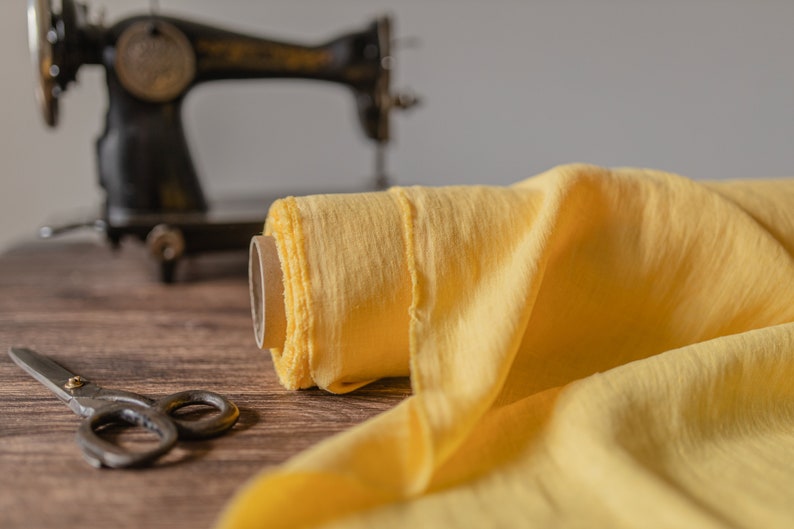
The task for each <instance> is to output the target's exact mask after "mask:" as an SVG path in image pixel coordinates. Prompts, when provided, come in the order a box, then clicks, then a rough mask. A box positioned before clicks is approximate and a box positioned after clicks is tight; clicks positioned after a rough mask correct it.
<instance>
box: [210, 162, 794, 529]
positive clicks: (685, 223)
mask: <svg viewBox="0 0 794 529" xmlns="http://www.w3.org/2000/svg"><path fill="white" fill-rule="evenodd" d="M266 229H267V232H268V233H271V234H272V235H274V236H275V237H276V240H277V246H278V250H279V256H280V259H281V261H282V264H283V267H284V273H285V298H286V302H287V311H288V314H287V341H286V343H285V346H284V348H283V349H282V350H278V351H273V357H274V364H275V366H276V369H277V371H278V374H279V377H280V380H281V381H282V383H283V384H284V385H285V386H286V387H288V388H301V387H308V386H312V385H318V386H320V387H323V388H326V389H328V390H330V391H334V392H345V391H350V390H353V389H355V388H357V387H360V386H361V385H362V384H365V383H367V382H368V381H371V380H374V379H376V378H379V377H384V376H394V375H404V374H409V373H410V376H411V383H412V388H413V395H412V396H411V397H409V398H407V399H406V400H404V401H403V402H402V403H401V404H399V405H398V406H396V407H395V408H393V409H392V410H390V411H388V412H386V413H384V414H382V415H380V416H378V417H376V418H374V419H372V420H370V421H368V422H366V423H364V424H362V425H359V426H358V427H356V428H353V429H352V430H350V431H347V432H345V433H343V434H341V435H338V436H336V437H334V438H331V439H329V440H327V441H325V442H323V443H320V444H319V445H318V446H316V447H314V448H312V449H310V450H309V451H307V452H305V453H303V454H301V455H299V456H297V457H295V458H294V459H292V460H290V461H289V462H287V463H286V464H284V465H283V466H281V467H280V468H277V469H274V470H267V471H265V472H264V473H263V474H261V475H260V476H258V477H256V478H255V479H253V480H252V481H251V482H250V483H249V484H247V485H246V486H245V487H244V488H243V489H242V490H241V491H240V492H239V494H238V495H237V496H236V497H235V498H234V499H233V500H232V501H231V503H230V504H229V505H228V507H227V509H226V510H225V512H224V513H223V515H222V517H221V519H220V520H219V522H218V526H219V527H221V528H254V527H268V528H270V527H289V528H296V527H319V526H328V527H362V528H363V527H379V528H380V527H394V528H398V527H400V528H402V527H413V526H421V527H725V526H729V527H733V526H745V527H789V526H790V525H791V520H792V519H794V492H792V491H793V490H794V324H792V323H789V322H792V321H794V303H793V302H792V301H793V300H794V261H793V260H792V252H793V251H794V180H777V181H745V182H723V183H703V182H701V183H698V182H693V181H690V180H687V179H685V178H682V177H678V176H675V175H671V174H667V173H662V172H656V171H646V170H636V169H620V170H607V169H602V168H597V167H592V166H584V165H571V166H563V167H558V168H555V169H553V170H551V171H549V172H547V173H544V174H541V175H539V176H536V177H534V178H531V179H529V180H526V181H524V182H521V183H519V184H517V185H514V186H511V187H486V186H482V187H478V186H469V187H445V188H422V187H412V188H395V189H392V190H390V191H388V192H382V193H371V194H359V195H340V196H315V197H306V198H299V199H295V198H288V199H284V200H282V201H279V202H277V203H276V204H274V205H273V207H272V208H271V211H270V214H269V217H268V221H267V228H266Z"/></svg>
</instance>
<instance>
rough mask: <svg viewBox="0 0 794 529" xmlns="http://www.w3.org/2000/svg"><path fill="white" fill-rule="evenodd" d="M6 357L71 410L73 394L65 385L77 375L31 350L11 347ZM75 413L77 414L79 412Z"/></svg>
mask: <svg viewBox="0 0 794 529" xmlns="http://www.w3.org/2000/svg"><path fill="white" fill-rule="evenodd" d="M8 356H10V357H11V360H13V361H14V362H15V363H16V364H17V365H18V366H19V367H21V368H22V369H24V370H25V371H27V372H28V373H29V374H30V376H32V377H33V378H35V379H36V380H38V381H39V382H41V383H42V384H44V385H45V386H46V387H47V388H49V390H50V391H52V392H53V393H55V395H56V396H57V397H58V398H59V399H61V400H62V401H64V402H65V403H66V404H67V405H68V406H69V407H70V408H72V405H71V401H72V400H73V399H74V397H75V396H74V393H72V392H71V391H69V390H68V389H66V383H67V382H68V381H69V379H71V378H74V377H76V376H77V375H75V374H74V373H72V372H71V371H69V370H68V369H66V368H64V367H63V366H61V365H60V364H58V363H57V362H55V361H54V360H52V359H51V358H48V357H46V356H44V355H43V354H40V353H37V352H36V351H32V350H31V349H26V348H23V347H12V348H10V349H9V350H8ZM76 413H78V414H79V412H76Z"/></svg>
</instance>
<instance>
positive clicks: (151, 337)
mask: <svg viewBox="0 0 794 529" xmlns="http://www.w3.org/2000/svg"><path fill="white" fill-rule="evenodd" d="M246 274H247V255H246V254H245V253H244V252H240V253H227V254H216V255H207V256H201V257H195V258H192V259H191V260H189V261H186V262H184V263H182V264H181V265H180V268H179V270H178V274H177V277H178V281H177V283H176V284H173V285H164V284H161V283H159V281H158V280H157V278H158V274H157V268H156V267H155V265H154V264H153V263H152V262H151V261H150V260H149V259H148V257H147V256H146V254H145V252H144V250H143V248H141V247H140V246H138V245H135V244H129V245H124V246H123V247H122V248H121V250H120V251H118V252H113V251H111V250H110V249H109V248H108V247H107V246H105V245H104V244H103V243H102V242H101V241H98V240H97V241H92V240H83V241H73V240H72V241H66V242H64V241H58V240H56V241H46V242H32V243H29V244H23V245H19V246H16V247H14V248H12V249H11V250H9V251H7V252H5V253H4V254H3V255H2V256H0V348H2V349H3V352H2V354H0V377H2V381H3V383H2V384H0V471H2V479H1V480H0V527H2V528H4V529H12V528H25V529H35V528H50V527H52V528H55V527H57V528H61V529H62V528H64V527H80V526H88V527H114V528H126V527H129V528H141V527H147V528H153V527H169V528H179V527H186V528H187V527H189V528H202V527H210V526H212V524H213V522H214V521H215V519H216V517H217V516H218V514H219V513H220V511H221V509H222V508H223V507H224V505H225V504H226V502H227V501H228V500H229V499H230V498H231V497H232V495H233V494H234V492H235V491H236V490H237V489H238V488H239V487H240V486H241V485H243V484H244V483H245V482H246V481H247V480H249V479H250V478H251V477H253V476H255V475H256V474H257V473H259V472H261V471H262V470H264V469H267V468H272V467H273V466H275V465H278V464H279V463H282V462H284V461H285V460H286V459H287V458H289V457H290V456H292V455H294V454H296V453H297V452H300V451H301V450H304V449H306V448H308V447H310V446H312V445H314V444H316V443H317V442H318V441H320V440H322V439H324V438H326V437H328V436H330V435H332V434H334V433H336V432H339V431H342V430H345V429H347V428H349V427H351V426H353V425H355V424H357V423H359V422H361V421H363V420H365V419H367V418H369V417H372V416H374V415H376V414H378V413H379V412H381V411H384V410H386V409H388V408H390V407H392V406H394V405H395V404H397V403H398V402H399V401H400V400H402V399H403V398H405V397H406V396H407V395H408V394H410V385H409V382H408V381H407V380H406V379H391V380H385V381H380V382H377V383H374V384H371V385H369V386H367V387H365V388H363V389H361V390H358V391H356V392H354V393H352V394H349V395H342V396H339V395H331V394H328V393H325V392H323V391H320V390H306V391H299V392H291V391H287V390H285V389H283V388H282V387H281V386H280V385H279V384H278V382H277V380H276V376H275V373H274V371H273V367H272V363H271V360H270V355H269V353H267V352H266V351H260V350H258V349H257V348H256V345H255V343H254V338H253V331H252V328H251V316H250V308H249V300H248V283H247V275H246ZM11 346H25V347H30V348H32V349H35V350H37V351H39V352H41V353H44V354H46V355H49V356H51V357H53V358H54V359H55V360H56V361H57V362H59V363H61V364H62V365H64V366H65V367H67V368H68V369H70V370H71V371H74V372H75V373H79V374H80V375H82V376H84V377H86V378H88V379H89V380H91V381H93V382H95V383H97V384H100V385H101V386H104V387H108V388H116V389H126V390H130V391H135V392H138V393H142V394H145V395H149V396H152V397H160V396H164V395H166V394H169V393H172V392H175V391H180V390H183V389H192V388H203V389H209V390H212V391H215V392H218V393H221V394H223V395H225V396H227V397H228V398H230V399H231V400H233V401H234V402H235V403H236V404H237V405H238V406H239V408H240V412H241V415H240V420H239V422H238V424H237V425H236V426H235V427H234V429H233V430H232V431H231V432H229V433H228V434H226V435H224V436H221V437H218V438H215V439H211V440H206V441H192V442H182V441H180V442H179V444H178V445H177V448H176V449H175V450H174V451H172V452H171V453H169V454H168V455H167V456H165V457H164V458H162V459H161V460H160V461H159V462H158V463H157V464H155V465H154V466H153V467H150V468H143V469H136V470H110V469H94V468H92V467H90V466H89V465H88V464H87V463H85V462H84V460H83V459H82V456H81V454H80V451H79V449H78V448H77V445H76V444H75V431H76V429H77V426H78V424H79V423H80V421H81V419H80V418H78V417H77V416H76V415H74V414H72V412H71V411H70V410H69V409H68V408H67V407H66V406H64V404H63V403H62V402H61V401H59V400H58V399H57V398H55V396H54V395H53V394H52V393H50V391H49V390H48V389H46V388H45V387H44V386H42V385H41V384H39V383H38V382H37V381H36V380H34V379H33V378H31V377H30V376H28V375H27V374H26V373H25V372H24V371H22V370H21V369H20V368H19V367H17V366H16V365H15V364H14V363H13V362H12V361H11V359H10V358H9V357H8V356H7V354H6V351H7V350H8V348H9V347H11ZM116 435H117V437H119V439H118V440H119V441H120V442H124V443H125V444H126V443H129V444H133V445H135V444H136V443H145V442H147V441H148V440H147V439H146V436H144V435H141V434H138V433H132V434H129V433H124V434H121V435H118V434H116ZM136 436H137V437H136Z"/></svg>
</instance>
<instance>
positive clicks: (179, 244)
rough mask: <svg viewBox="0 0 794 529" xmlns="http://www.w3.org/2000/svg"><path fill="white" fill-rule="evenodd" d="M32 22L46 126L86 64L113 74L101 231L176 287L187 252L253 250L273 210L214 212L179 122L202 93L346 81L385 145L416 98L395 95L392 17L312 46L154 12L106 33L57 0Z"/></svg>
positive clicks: (101, 154) (36, 6)
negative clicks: (149, 260) (210, 85)
mask: <svg viewBox="0 0 794 529" xmlns="http://www.w3.org/2000/svg"><path fill="white" fill-rule="evenodd" d="M28 23H29V33H30V42H31V52H32V55H33V61H34V65H35V66H36V69H37V71H38V75H39V86H38V92H37V96H38V99H39V102H40V106H41V108H42V112H43V115H44V119H45V121H46V122H47V123H48V124H49V125H51V126H54V125H55V124H56V123H57V118H58V101H59V98H60V97H61V95H62V94H63V92H64V91H65V90H66V89H67V88H68V86H69V85H70V83H71V82H72V81H74V80H75V78H76V74H77V71H78V69H79V68H80V66H82V65H84V64H94V65H101V66H103V67H104V69H105V73H106V81H107V90H108V109H107V114H106V118H105V127H104V131H103V132H102V134H101V136H100V137H99V138H98V140H97V142H96V149H97V160H98V170H99V181H100V185H101V186H102V188H103V190H104V191H105V198H106V199H105V205H104V208H103V209H104V211H103V213H102V218H101V219H98V220H97V222H95V223H94V225H98V226H100V227H101V228H102V229H103V230H104V231H105V232H106V234H107V236H108V238H109V240H110V241H111V242H112V243H114V244H118V242H119V240H120V239H121V238H122V237H124V236H126V235H131V236H135V237H138V238H140V239H142V240H145V241H147V244H148V245H149V247H150V249H151V250H152V252H153V253H154V255H155V256H156V257H157V258H158V260H160V261H161V263H162V265H163V268H162V270H163V279H165V280H167V281H170V280H171V279H172V278H173V266H174V264H175V263H176V261H177V259H179V257H181V256H182V255H185V254H190V253H197V252H203V251H212V250H225V249H231V248H246V247H247V245H248V241H249V239H250V237H251V236H252V235H253V234H255V233H257V232H258V231H260V230H261V227H262V222H263V220H264V214H265V213H266V208H267V204H263V205H262V208H263V209H262V211H261V212H259V213H256V214H254V215H253V216H251V217H250V218H247V219H244V218H239V215H236V216H235V215H231V216H229V215H224V214H218V212H216V211H214V209H213V208H211V207H210V205H209V204H208V201H207V199H206V197H205V196H204V193H203V191H202V187H201V184H200V180H199V178H198V175H197V173H196V169H195V167H194V165H193V161H192V158H191V156H190V151H189V148H188V144H187V141H186V137H185V131H184V128H183V124H182V103H183V101H184V98H185V96H186V95H187V94H188V92H189V91H190V90H191V89H192V88H193V87H194V86H196V85H198V84H200V83H204V82H207V81H213V80H221V79H268V78H300V79H315V80H320V81H328V82H333V83H338V84H343V85H346V86H348V87H349V88H350V89H351V90H352V92H353V94H354V96H355V100H356V103H357V110H358V116H359V121H360V123H361V126H362V129H363V131H364V133H365V135H366V136H367V137H368V138H370V139H371V140H373V141H374V142H375V144H376V145H377V148H378V149H382V148H383V146H384V145H385V144H386V143H387V142H388V141H389V112H390V111H391V110H392V109H393V108H405V107H408V106H411V105H412V104H413V103H414V102H415V100H413V99H412V98H410V97H407V98H406V97H404V96H396V95H393V94H391V92H390V61H391V56H390V53H391V52H390V41H391V38H392V37H391V21H390V19H389V18H388V17H381V18H378V19H376V20H375V21H373V22H372V23H370V24H369V25H368V26H367V27H366V28H365V29H363V30H361V31H357V32H352V33H348V34H345V35H342V36H340V37H338V38H334V39H332V40H330V41H328V42H326V43H324V44H320V45H309V46H306V45H299V44H293V43H287V42H279V41H274V40H270V39H266V38H261V37H256V36H250V35H245V34H240V33H235V32H232V31H228V30H224V29H220V28H216V27H212V26H209V25H205V24H199V23H195V22H191V21H186V20H182V19H179V18H173V17H165V16H160V15H153V14H150V15H142V16H135V17H131V18H126V19H124V20H121V21H119V22H117V23H116V24H114V25H112V26H110V27H107V28H106V27H104V26H103V25H101V24H91V23H89V22H88V14H87V9H86V7H85V6H83V5H80V4H75V3H74V2H73V1H72V0H63V1H62V12H61V13H60V15H54V14H53V13H52V12H51V8H50V5H49V0H29V4H28ZM379 159H380V157H379ZM376 173H380V174H376V177H377V178H376V182H377V184H379V185H384V184H385V182H384V175H383V174H382V173H383V168H382V166H379V167H378V168H376ZM375 187H376V184H375V182H373V188H375ZM57 232H58V229H57V228H54V229H53V228H50V229H49V230H48V231H47V232H46V234H48V235H51V234H54V233H57Z"/></svg>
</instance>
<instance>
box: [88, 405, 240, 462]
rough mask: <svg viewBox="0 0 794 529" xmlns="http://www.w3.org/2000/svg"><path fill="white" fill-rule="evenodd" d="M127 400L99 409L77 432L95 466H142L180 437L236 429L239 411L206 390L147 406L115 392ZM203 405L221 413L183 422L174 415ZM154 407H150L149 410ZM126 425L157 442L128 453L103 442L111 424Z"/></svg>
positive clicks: (201, 436) (199, 437) (119, 447)
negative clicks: (103, 430) (146, 432)
mask: <svg viewBox="0 0 794 529" xmlns="http://www.w3.org/2000/svg"><path fill="white" fill-rule="evenodd" d="M112 395H113V396H114V398H119V395H121V396H123V397H124V400H118V401H115V402H113V401H111V402H110V403H109V404H105V405H103V406H100V407H98V408H97V409H96V410H95V411H94V413H93V414H92V415H91V416H89V417H88V419H87V420H85V421H83V423H82V424H81V425H80V428H79V429H78V430H77V444H78V445H79V446H80V449H81V450H82V451H83V455H84V456H85V458H86V460H87V461H88V462H89V463H90V464H92V465H94V466H102V465H104V466H107V467H111V468H124V467H133V466H142V465H145V464H147V463H151V462H152V461H154V460H155V459H157V458H158V457H160V456H162V455H163V454H165V453H166V452H168V451H169V450H171V448H173V446H174V445H175V444H176V441H177V439H178V438H180V437H181V438H182V439H206V438H208V437H212V436H215V435H218V434H221V433H223V432H225V431H226V430H228V429H229V428H231V427H232V426H234V424H235V423H236V422H237V418H238V417H239V416H240V411H239V410H238V409H237V406H236V405H235V404H234V403H233V402H231V401H230V400H228V399H227V398H225V397H223V396H221V395H218V394H217V393H213V392H212V391H204V390H189V391H182V392H179V393H174V394H172V395H168V396H167V397H163V398H162V399H160V400H157V401H154V402H153V403H152V404H151V405H147V404H148V402H147V400H141V397H139V396H137V395H134V394H131V393H130V394H127V393H123V394H122V393H120V392H114V393H112ZM191 405H204V406H209V407H211V408H215V409H216V410H217V411H218V413H216V414H214V415H212V416H210V417H207V418H204V419H199V420H195V421H190V420H183V419H178V418H176V417H173V416H172V415H171V414H172V413H173V412H174V411H176V410H178V409H180V408H183V407H185V406H191ZM150 406H151V407H150ZM121 423H127V424H131V425H133V426H140V427H142V428H144V429H146V430H149V431H150V432H152V433H154V434H155V435H156V436H157V438H158V442H157V445H156V446H154V447H153V448H151V449H149V450H141V451H138V450H134V451H133V450H129V449H126V448H123V447H121V446H119V445H116V444H114V443H112V442H110V441H107V440H105V439H102V437H100V436H99V435H98V433H97V432H98V431H99V430H100V429H101V428H102V427H103V426H106V425H108V424H121Z"/></svg>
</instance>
